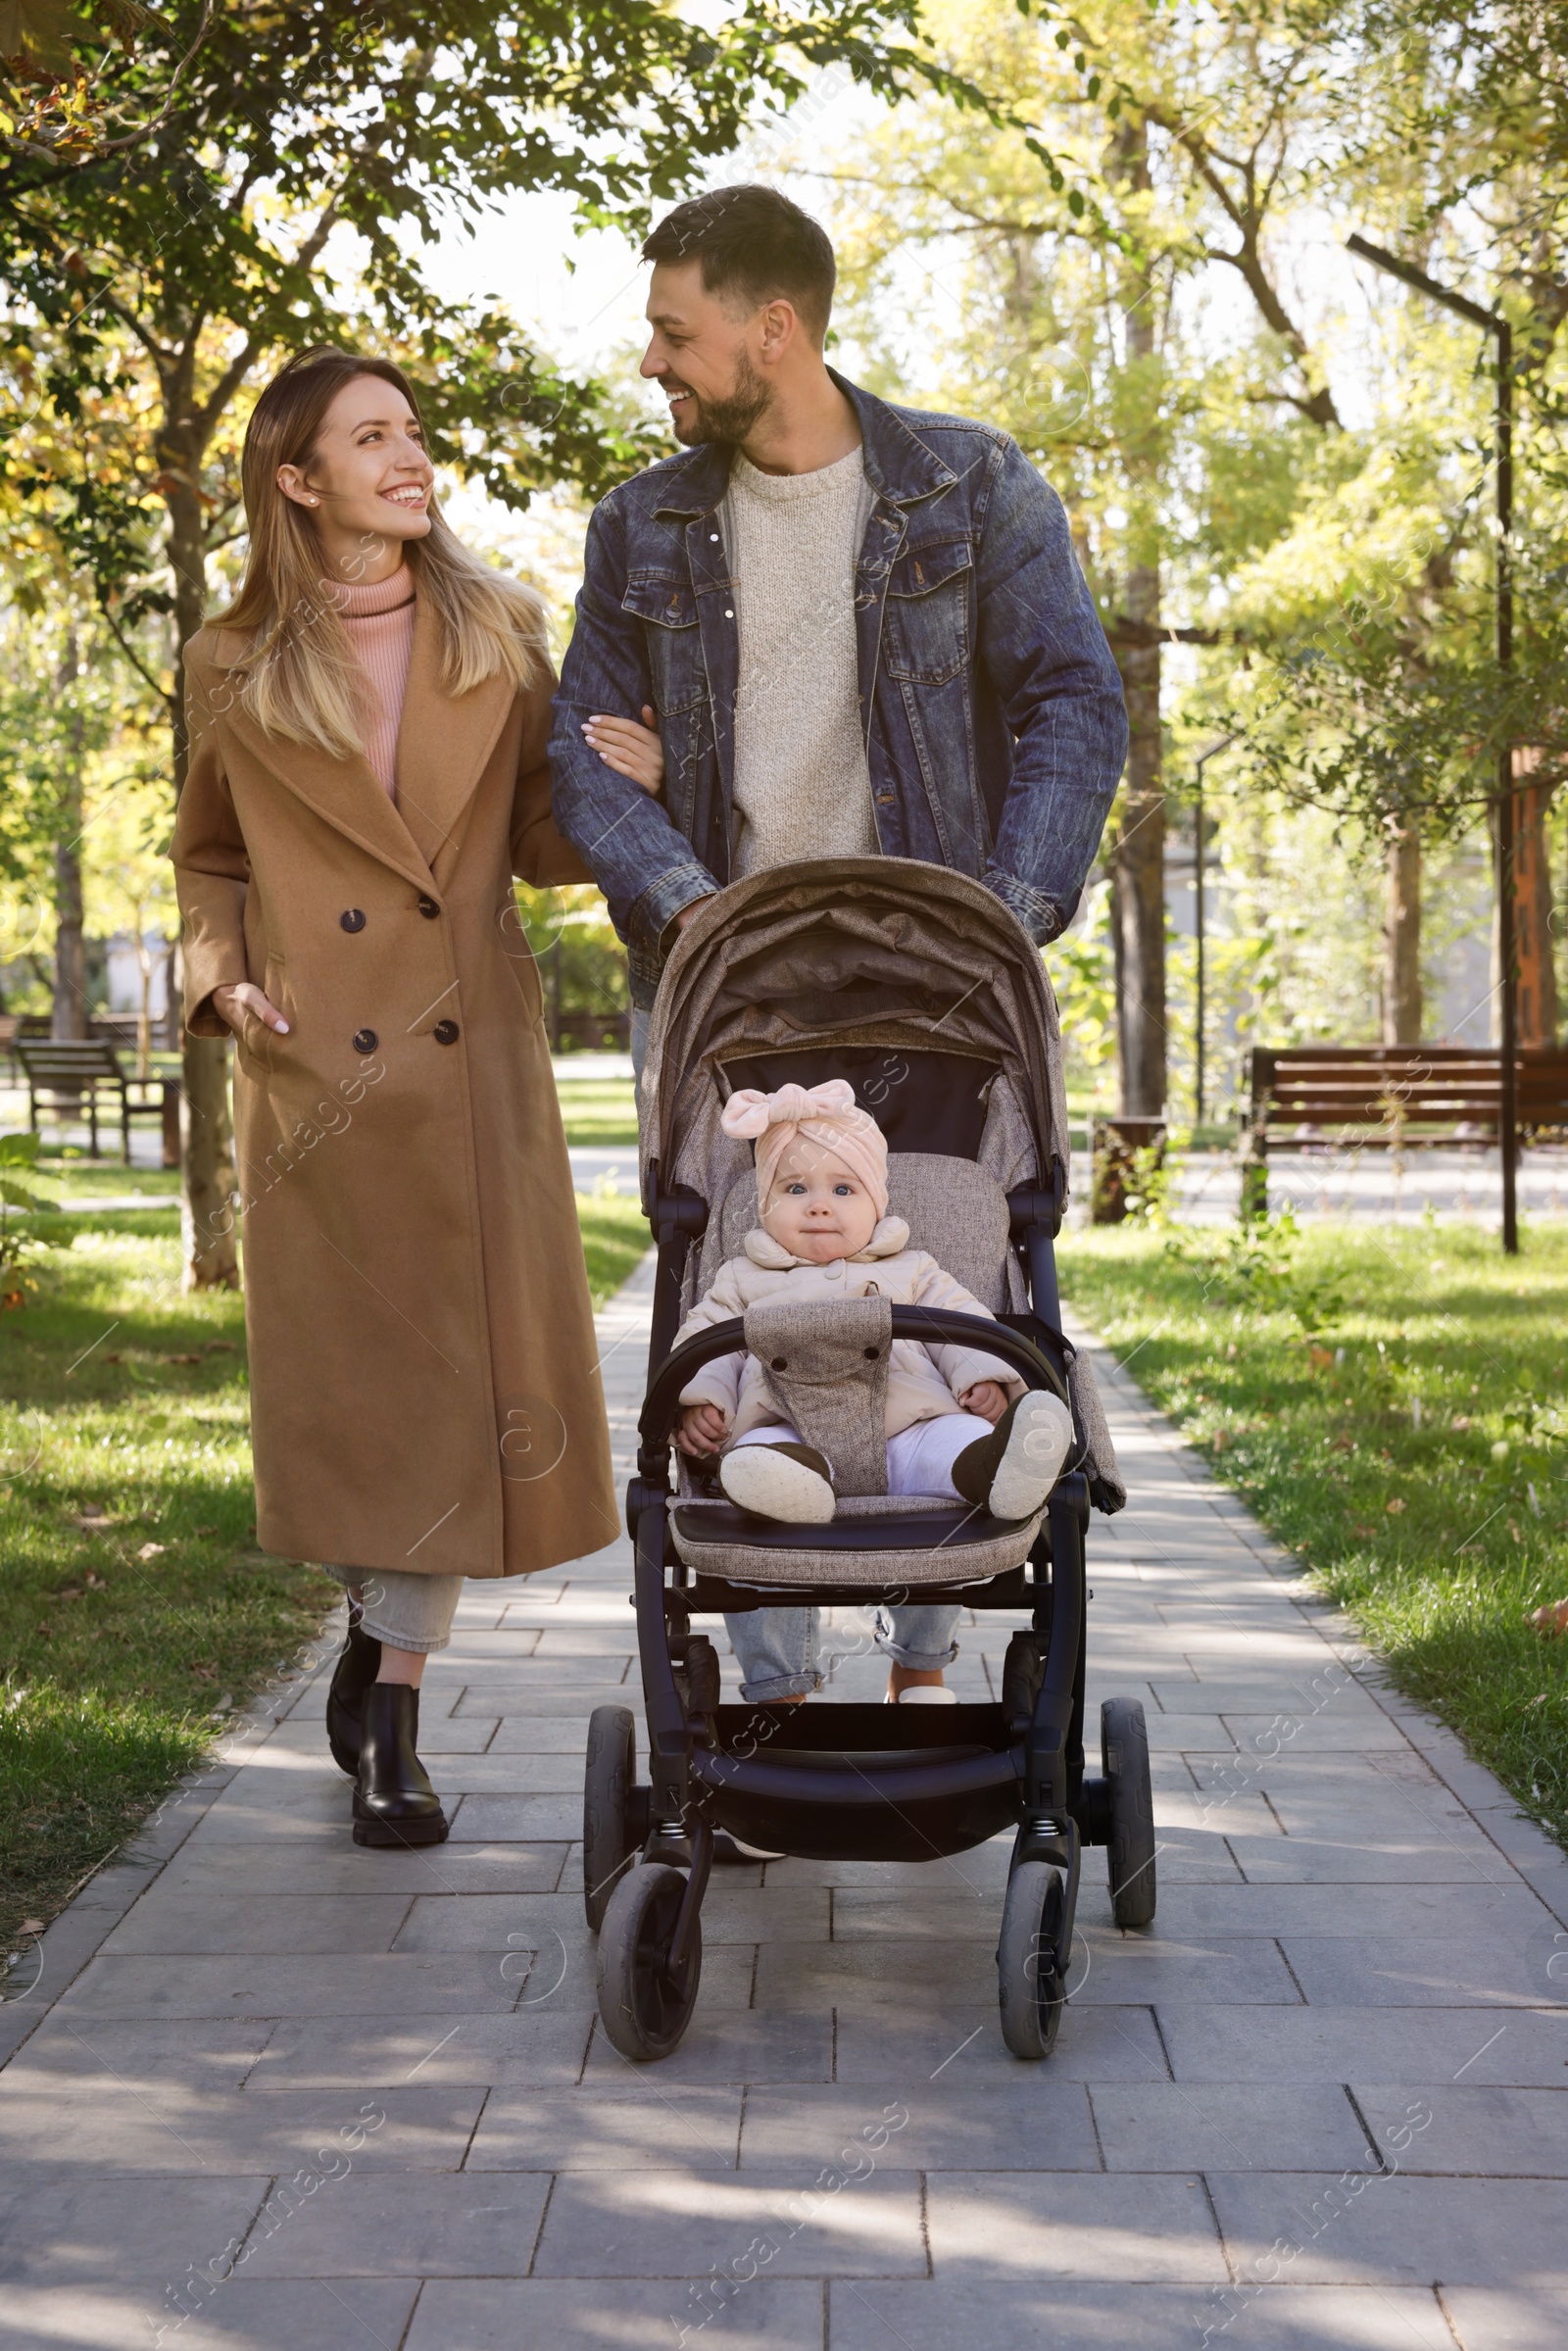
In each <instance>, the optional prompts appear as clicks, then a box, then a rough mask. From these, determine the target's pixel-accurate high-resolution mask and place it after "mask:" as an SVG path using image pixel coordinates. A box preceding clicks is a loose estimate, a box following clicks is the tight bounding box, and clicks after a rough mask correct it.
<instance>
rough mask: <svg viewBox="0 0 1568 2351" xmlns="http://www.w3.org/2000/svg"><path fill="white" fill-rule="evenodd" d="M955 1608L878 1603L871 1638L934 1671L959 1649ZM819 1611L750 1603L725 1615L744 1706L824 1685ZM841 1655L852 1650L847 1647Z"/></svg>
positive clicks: (891, 1653)
mask: <svg viewBox="0 0 1568 2351" xmlns="http://www.w3.org/2000/svg"><path fill="white" fill-rule="evenodd" d="M957 1621H958V1611H957V1609H956V1607H954V1606H953V1605H952V1603H951V1602H950V1603H948V1604H947V1605H946V1606H944V1607H940V1608H878V1610H877V1612H876V1620H875V1629H874V1640H875V1645H876V1646H877V1648H879V1649H880V1650H882V1652H883V1654H884V1655H885V1656H888V1657H891V1658H892V1660H893V1662H894V1663H895V1665H908V1666H913V1667H916V1668H917V1669H919V1670H922V1671H924V1672H927V1673H936V1672H939V1671H940V1670H941V1668H942V1667H943V1666H946V1665H951V1664H952V1663H953V1660H954V1658H955V1657H956V1655H957V1654H958V1644H957V1642H956V1641H955V1640H954V1638H953V1628H954V1626H955V1625H956V1623H957ZM821 1623H822V1612H821V1610H820V1609H819V1608H753V1609H749V1610H748V1611H747V1613H746V1614H745V1615H744V1616H726V1617H725V1619H724V1625H725V1629H726V1630H727V1632H728V1634H729V1639H730V1646H731V1648H733V1650H734V1651H735V1657H736V1661H737V1663H738V1664H739V1666H740V1669H741V1696H742V1697H743V1698H744V1699H745V1700H746V1702H747V1703H748V1705H760V1704H762V1703H764V1702H765V1701H766V1700H767V1699H769V1698H806V1697H809V1696H810V1695H811V1693H812V1692H813V1691H814V1690H820V1689H821V1687H822V1676H821V1673H820V1671H819V1670H818V1666H817V1654H818V1642H819V1641H820V1637H821ZM841 1653H842V1654H843V1655H845V1656H851V1655H853V1654H854V1653H855V1651H854V1647H853V1646H849V1647H846V1648H845V1649H844V1650H843V1651H842V1652H841Z"/></svg>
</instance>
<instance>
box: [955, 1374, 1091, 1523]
mask: <svg viewBox="0 0 1568 2351" xmlns="http://www.w3.org/2000/svg"><path fill="white" fill-rule="evenodd" d="M1071 1449H1072V1414H1071V1413H1070V1412H1069V1411H1068V1409H1067V1407H1066V1405H1065V1404H1064V1403H1063V1402H1062V1401H1061V1399H1060V1397H1059V1396H1048V1395H1047V1394H1046V1393H1045V1391H1044V1390H1043V1389H1038V1388H1034V1389H1031V1390H1030V1391H1029V1394H1028V1395H1027V1396H1019V1398H1018V1400H1017V1402H1016V1403H1014V1404H1009V1405H1008V1406H1007V1409H1006V1411H1005V1412H1004V1414H1003V1416H1002V1418H1001V1419H1000V1420H999V1421H998V1423H997V1425H996V1427H995V1428H994V1429H993V1430H992V1432H991V1434H990V1436H989V1437H977V1438H976V1439H975V1441H974V1443H973V1445H965V1446H964V1449H963V1451H962V1452H961V1453H960V1454H959V1455H958V1458H957V1459H956V1461H955V1463H954V1464H953V1483H954V1485H955V1486H956V1488H957V1490H958V1492H959V1494H962V1496H963V1498H964V1500H965V1501H966V1502H973V1504H974V1506H975V1508H976V1509H977V1510H989V1511H990V1512H991V1515H992V1516H993V1518H1006V1519H1021V1518H1033V1516H1034V1514H1035V1512H1036V1511H1037V1510H1038V1509H1039V1508H1040V1507H1041V1506H1042V1504H1043V1503H1044V1501H1045V1499H1046V1496H1047V1494H1049V1493H1050V1492H1051V1489H1052V1488H1053V1486H1054V1485H1055V1483H1056V1480H1057V1479H1058V1478H1059V1477H1060V1475H1061V1465H1062V1463H1063V1462H1064V1461H1065V1460H1066V1458H1067V1455H1068V1453H1069V1452H1070V1450H1071Z"/></svg>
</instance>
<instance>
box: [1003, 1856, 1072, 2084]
mask: <svg viewBox="0 0 1568 2351" xmlns="http://www.w3.org/2000/svg"><path fill="white" fill-rule="evenodd" d="M1065 1915H1066V1905H1065V1898H1064V1893H1063V1888H1062V1882H1061V1872H1060V1870H1058V1869H1055V1868H1054V1867H1053V1866H1052V1864H1051V1863H1050V1862H1049V1861H1021V1862H1020V1863H1019V1864H1018V1867H1017V1868H1016V1869H1015V1870H1014V1871H1013V1873H1012V1876H1011V1877H1010V1878H1009V1879H1008V1881H1007V1898H1006V1901H1005V1904H1004V1906H1003V1912H1002V1940H1001V1941H1000V1943H999V1944H998V1945H997V1989H998V1992H999V1994H1000V1996H1001V2000H1002V2037H1003V2039H1004V2040H1005V2042H1006V2044H1007V2046H1008V2048H1009V2049H1010V2050H1011V2051H1012V2053H1013V2055H1014V2057H1032V2058H1038V2057H1049V2056H1050V2055H1051V2052H1052V2050H1053V2049H1054V2047H1055V2045H1056V2033H1057V2031H1058V2029H1059V2027H1060V2024H1061V2012H1062V2008H1063V2006H1064V2005H1065V2003H1066V1998H1067V1986H1066V1983H1065V1981H1064V1979H1065V1976H1066V1971H1067V1953H1066V1952H1065V1951H1064V1950H1063V1949H1062V1948H1061V1941H1062V1927H1063V1924H1064V1921H1065Z"/></svg>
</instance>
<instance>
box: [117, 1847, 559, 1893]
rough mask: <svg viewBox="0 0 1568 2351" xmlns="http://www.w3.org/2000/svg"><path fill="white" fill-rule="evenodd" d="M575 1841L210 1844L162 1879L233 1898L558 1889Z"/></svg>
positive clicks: (185, 1855)
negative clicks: (303, 1846)
mask: <svg viewBox="0 0 1568 2351" xmlns="http://www.w3.org/2000/svg"><path fill="white" fill-rule="evenodd" d="M568 1849H569V1848H568V1847H567V1846H566V1845H565V1844H564V1843H556V1844H539V1845H522V1844H516V1845H514V1844H504V1845H484V1844H459V1845H455V1844H453V1843H452V1841H451V1839H450V1838H449V1839H448V1841H447V1842H446V1843H445V1844H444V1845H433V1846H431V1845H420V1846H414V1847H406V1846H394V1847H391V1848H389V1849H385V1850H383V1849H381V1848H379V1847H373V1846H369V1845H356V1844H350V1843H349V1842H348V1841H347V1840H346V1839H339V1840H338V1841H337V1842H336V1843H335V1844H333V1845H330V1846H312V1847H310V1848H309V1849H308V1850H304V1851H302V1850H300V1849H299V1848H297V1847H293V1848H286V1849H282V1850H276V1849H272V1848H262V1849H258V1848H257V1847H255V1846H254V1845H244V1846H229V1845H213V1844H208V1845H203V1846H201V1847H200V1848H197V1849H193V1848H191V1847H186V1849H185V1850H184V1851H183V1852H181V1853H178V1854H176V1855H175V1857H174V1859H173V1860H172V1862H171V1863H170V1864H169V1867H168V1869H167V1870H166V1871H165V1872H164V1875H163V1878H162V1880H161V1881H160V1884H161V1886H162V1888H163V1889H164V1890H165V1891H167V1892H169V1893H171V1894H199V1895H201V1896H202V1898H203V1899H204V1900H206V1901H209V1902H220V1901H221V1902H223V1903H225V1904H226V1903H228V1902H231V1901H234V1900H236V1899H238V1898H243V1897H244V1896H246V1895H251V1894H258V1895H259V1894H270V1893H278V1894H334V1895H343V1894H348V1895H353V1896H355V1897H356V1898H358V1897H359V1896H360V1895H362V1894H404V1895H414V1894H441V1895H453V1896H456V1895H467V1894H522V1893H550V1892H553V1891H554V1890H555V1888H556V1887H557V1886H559V1885H560V1883H561V1874H562V1870H563V1868H564V1863H565V1859H566V1854H567V1851H568Z"/></svg>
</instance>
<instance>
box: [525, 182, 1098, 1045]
mask: <svg viewBox="0 0 1568 2351" xmlns="http://www.w3.org/2000/svg"><path fill="white" fill-rule="evenodd" d="M643 257H644V259H645V260H647V261H650V262H652V263H653V265H654V269H653V280H652V284H651V286H650V288H649V296H648V321H649V325H650V328H651V329H652V332H651V335H650V339H649V344H648V350H647V353H646V355H645V356H644V359H643V363H642V372H643V374H644V375H646V376H650V377H652V378H653V380H654V381H655V382H657V383H659V384H660V385H661V386H662V389H663V391H664V394H665V397H666V398H667V400H668V402H669V414H670V421H671V423H672V424H673V426H674V429H675V435H676V438H677V439H678V440H680V441H682V442H684V443H685V444H686V449H685V450H684V451H683V452H682V453H681V454H680V455H679V456H676V457H671V458H665V459H663V460H662V461H661V463H660V464H658V465H651V466H650V467H649V468H648V470H647V472H646V473H640V474H638V475H637V476H636V477H635V479H633V480H632V481H629V482H626V483H623V484H622V485H621V487H620V488H619V489H617V490H613V491H612V492H611V494H610V496H609V497H608V498H606V499H604V500H603V501H602V502H601V504H600V505H599V507H598V508H597V509H596V511H595V513H594V516H593V520H592V521H591V523H590V524H589V529H588V545H587V552H586V559H585V565H584V578H583V585H582V590H581V592H580V594H579V596H578V598H577V619H576V627H575V630H574V632H573V635H572V640H571V645H570V648H569V650H568V652H567V655H566V659H565V661H564V664H563V668H562V679H561V691H560V693H559V694H558V696H557V698H556V720H555V731H554V734H553V736H552V739H551V746H550V759H551V767H552V772H553V776H554V784H555V812H556V822H557V824H558V825H559V827H560V829H561V831H562V832H563V833H564V835H565V836H566V838H567V839H568V840H569V841H571V842H572V843H573V845H574V846H575V847H576V848H577V849H578V850H579V851H580V852H581V854H582V856H583V857H585V858H586V860H587V862H588V864H589V865H590V866H591V867H592V869H593V872H594V875H595V878H596V879H597V880H598V883H599V886H600V888H601V889H602V890H603V891H604V893H605V896H606V898H607V899H608V901H609V904H610V911H611V916H612V918H613V921H614V924H615V928H616V930H617V931H618V932H619V933H620V936H621V937H622V938H623V939H624V940H625V942H626V947H627V955H628V960H629V964H630V978H631V999H632V1006H633V1045H634V1051H635V1052H637V1054H638V1057H639V1059H640V1057H641V1053H640V1049H641V1045H642V1041H643V1038H644V1037H645V1036H646V1033H647V1016H648V1010H649V1008H650V1006H651V1005H652V1004H653V1001H654V994H655V991H656V989H657V987H658V983H659V974H660V970H661V968H662V963H663V960H664V957H665V955H667V954H668V952H669V949H670V946H671V945H672V943H673V941H674V938H675V935H676V930H677V928H678V926H679V925H680V924H681V922H682V920H683V918H686V917H689V915H690V912H691V911H692V909H693V908H694V907H695V906H696V905H697V903H698V902H699V901H700V900H702V899H704V898H707V897H709V896H711V893H712V892H713V891H714V890H716V889H718V888H720V887H721V886H722V885H723V884H724V883H725V882H727V881H731V880H735V879H738V878H739V877H740V876H741V875H742V874H745V873H752V872H756V871H759V870H760V869H761V868H764V867H767V866H771V865H780V864H789V863H792V862H794V861H795V860H797V859H799V858H802V857H833V856H844V855H858V854H859V855H875V854H876V853H878V852H881V853H882V854H884V855H886V856H888V857H923V858H926V859H928V860H929V861H930V862H931V863H932V864H936V865H952V866H956V868H957V869H958V871H959V872H961V873H967V874H971V875H973V876H974V877H975V878H976V879H977V880H980V881H983V882H984V883H986V885H987V886H988V887H989V888H990V889H992V890H994V891H995V892H996V894H997V896H998V897H999V898H1000V899H1001V900H1002V902H1003V904H1004V905H1005V906H1008V907H1010V909H1011V910H1012V912H1013V913H1014V914H1016V915H1017V917H1018V919H1019V921H1020V922H1021V923H1022V925H1023V927H1024V929H1025V930H1026V931H1028V933H1029V934H1030V936H1031V938H1033V939H1036V940H1038V941H1039V942H1040V943H1041V944H1042V945H1043V944H1044V943H1045V942H1046V941H1047V940H1049V939H1054V938H1055V937H1056V935H1057V933H1058V932H1059V931H1061V930H1063V929H1064V928H1065V927H1066V925H1067V923H1068V922H1069V921H1070V920H1071V918H1072V914H1073V911H1074V909H1075V907H1076V906H1077V903H1078V898H1079V894H1080V892H1081V890H1082V888H1083V885H1084V881H1085V878H1086V876H1087V875H1088V872H1089V868H1090V865H1091V864H1092V862H1093V860H1094V856H1095V852H1096V850H1097V848H1098V847H1099V845H1100V835H1101V831H1102V829H1103V825H1104V821H1105V817H1106V814H1107V812H1108V810H1109V808H1110V803H1111V800H1112V797H1113V795H1114V793H1115V789H1116V782H1117V779H1118V777H1119V776H1120V773H1121V765H1122V760H1123V759H1124V757H1125V755H1126V749H1127V720H1126V713H1125V710H1124V708H1123V704H1122V696H1121V683H1120V679H1119V677H1118V675H1117V671H1116V665H1115V662H1114V661H1113V660H1112V658H1111V654H1110V649H1109V647H1108V646H1107V645H1106V643H1105V637H1104V632H1103V629H1102V628H1101V625H1100V621H1099V618H1098V617H1097V615H1096V612H1095V609H1094V606H1093V604H1092V602H1091V601H1090V596H1089V591H1088V588H1087V586H1086V585H1085V582H1084V578H1083V574H1082V572H1081V571H1080V570H1079V568H1078V563H1077V561H1076V559H1075V557H1074V555H1073V551H1072V542H1071V539H1070V536H1069V534H1068V530H1067V522H1066V517H1065V515H1064V514H1063V513H1062V509H1061V504H1060V501H1059V500H1058V499H1057V498H1056V496H1055V495H1054V492H1053V491H1052V490H1050V489H1048V488H1047V486H1046V484H1045V483H1044V482H1043V481H1042V480H1041V478H1040V476H1039V474H1038V473H1037V472H1036V471H1035V469H1034V467H1033V465H1030V464H1029V462H1028V460H1027V459H1026V458H1025V457H1024V455H1023V453H1022V451H1021V450H1020V449H1019V448H1018V447H1017V445H1016V443H1015V442H1013V441H1012V440H1010V439H1009V438H1008V436H1007V435H1006V434H1005V433H1004V432H1000V431H998V430H997V429H996V427H995V426H993V425H989V424H980V423H977V422H975V421H973V420H972V419H971V418H968V417H964V416H934V415H930V414H928V413H925V412H923V411H921V410H918V409H901V408H894V407H891V406H890V405H889V404H888V403H887V402H886V401H882V400H878V399H877V398H875V397H874V396H873V395H872V394H871V393H869V392H865V391H862V390H861V389H860V388H859V386H858V385H857V384H852V383H850V382H848V381H847V380H846V378H845V377H843V376H842V375H839V374H838V373H837V372H836V371H835V370H834V369H833V368H831V367H828V366H827V364H826V362H825V360H824V358H823V356H822V346H823V341H824V338H825V336H826V332H827V324H828V318H829V314H830V311H831V308H832V301H833V287H834V280H835V276H836V268H835V264H834V259H833V248H832V245H831V244H830V242H829V241H828V238H827V236H826V234H825V233H824V231H823V230H822V229H821V228H820V227H819V226H818V224H817V223H816V221H814V220H811V219H810V217H809V214H807V213H804V212H802V211H801V209H800V207H799V206H798V205H795V204H792V203H791V202H790V201H789V199H788V197H786V196H782V195H780V194H779V193H778V192H777V191H776V190H775V189H772V188H765V187H733V188H719V189H716V190H715V191H714V192H713V193H711V195H707V196H699V197H696V198H694V199H693V200H692V202H690V203H689V204H682V205H678V206H677V207H676V209H675V210H674V211H673V212H672V213H669V214H668V215H666V217H665V218H664V220H662V221H661V222H660V224H659V226H658V227H657V228H656V229H655V230H654V232H653V234H652V236H650V237H649V239H648V241H647V243H646V244H645V245H644V247H643ZM649 708H651V709H652V710H653V711H654V712H656V713H657V720H658V725H659V730H660V733H661V735H662V740H663V752H664V784H663V791H662V798H657V799H656V798H654V797H653V796H652V795H651V794H650V793H649V792H648V791H647V790H645V789H643V788H640V787H639V785H638V784H637V783H636V782H635V781H634V780H632V778H631V777H630V776H629V775H627V774H624V773H622V772H619V771H618V770H617V769H616V768H614V767H612V766H611V765H610V764H608V763H607V761H606V760H605V759H602V758H601V757H600V755H599V754H598V752H597V751H595V749H594V748H593V746H592V744H591V743H590V742H589V741H588V740H587V739H586V738H585V734H584V729H585V727H587V726H589V725H590V724H591V722H592V721H593V720H594V719H595V718H596V717H603V716H607V715H608V716H611V717H619V718H630V717H634V716H635V715H636V714H637V713H639V712H643V711H644V710H646V709H649Z"/></svg>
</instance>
